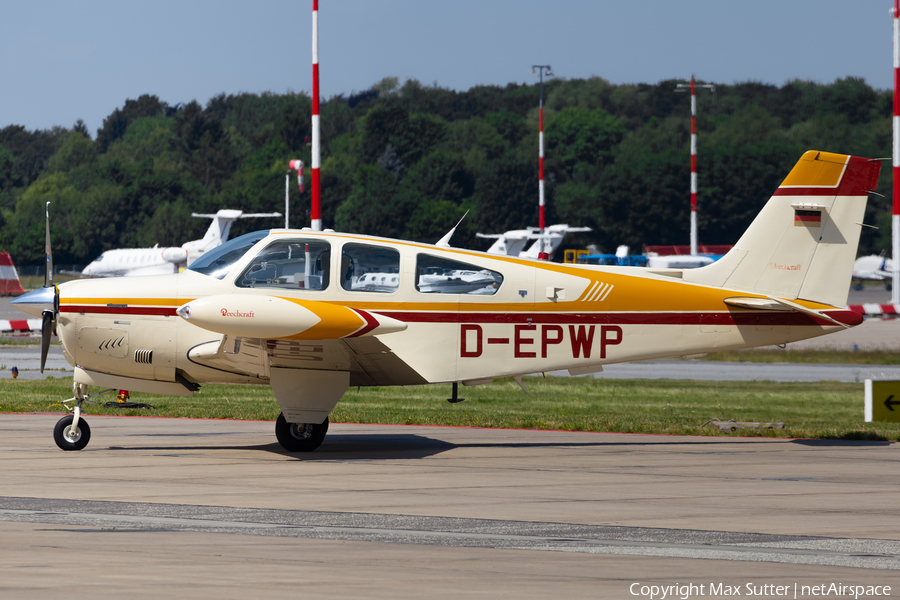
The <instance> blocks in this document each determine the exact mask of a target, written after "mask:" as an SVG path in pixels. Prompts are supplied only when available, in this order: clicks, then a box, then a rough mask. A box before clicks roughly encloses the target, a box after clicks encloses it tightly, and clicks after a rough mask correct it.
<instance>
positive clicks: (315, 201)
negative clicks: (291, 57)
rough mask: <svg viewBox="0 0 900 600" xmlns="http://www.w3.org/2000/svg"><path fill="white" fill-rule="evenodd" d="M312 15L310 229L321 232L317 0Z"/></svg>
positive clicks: (314, 1)
mask: <svg viewBox="0 0 900 600" xmlns="http://www.w3.org/2000/svg"><path fill="white" fill-rule="evenodd" d="M312 14H313V16H312V23H313V33H312V63H313V64H312V76H313V84H312V229H313V231H322V216H321V213H320V211H319V206H320V204H319V159H320V157H319V0H313V13H312Z"/></svg>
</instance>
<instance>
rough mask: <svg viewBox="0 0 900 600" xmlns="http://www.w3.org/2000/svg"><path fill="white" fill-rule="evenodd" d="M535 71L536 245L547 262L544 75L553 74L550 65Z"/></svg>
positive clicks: (539, 67) (541, 66)
mask: <svg viewBox="0 0 900 600" xmlns="http://www.w3.org/2000/svg"><path fill="white" fill-rule="evenodd" d="M535 69H537V74H538V76H539V77H540V80H541V96H540V101H539V103H538V111H539V121H540V125H539V128H540V131H539V133H538V209H539V211H540V216H539V217H538V227H539V228H540V236H539V237H538V244H540V252H538V258H539V259H540V260H549V259H550V255H549V254H548V253H547V252H546V247H545V246H544V242H545V240H544V229H545V228H546V227H547V221H546V219H545V217H544V75H545V74H546V75H547V77H553V73H552V69H551V68H550V65H531V73H532V74H534V73H535Z"/></svg>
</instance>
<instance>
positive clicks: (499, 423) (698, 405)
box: [0, 377, 900, 441]
mask: <svg viewBox="0 0 900 600" xmlns="http://www.w3.org/2000/svg"><path fill="white" fill-rule="evenodd" d="M71 381H72V380H71V379H69V378H65V379H47V380H43V381H40V380H38V381H26V380H9V379H7V380H0V412H60V413H62V412H63V411H64V408H63V406H62V405H61V404H60V400H62V399H65V398H68V397H70V396H71ZM525 383H526V386H527V387H528V389H529V392H530V393H531V395H530V396H529V395H526V394H525V393H523V392H522V391H521V390H520V389H519V388H518V386H517V385H516V384H515V383H514V382H513V381H511V380H508V379H507V380H498V381H496V382H494V383H493V384H490V385H486V386H479V387H472V388H467V387H463V388H461V391H460V395H461V396H462V397H464V398H466V401H465V402H461V403H459V404H449V403H447V402H446V398H447V397H448V396H449V391H450V389H449V387H450V386H449V385H437V386H416V387H406V388H400V387H386V388H362V389H359V390H357V389H356V388H353V389H350V390H348V391H347V393H346V394H345V395H344V397H343V399H342V400H341V401H340V402H339V403H338V405H337V407H336V409H335V410H334V411H333V412H332V414H331V417H330V418H331V421H332V422H333V423H393V424H404V425H457V426H474V427H498V428H510V429H556V430H567V431H607V432H625V433H665V434H677V435H759V436H767V437H800V438H819V439H845V440H891V441H893V440H900V423H864V422H863V386H862V384H861V383H837V382H820V383H779V382H769V381H760V382H743V381H740V382H728V381H725V382H722V381H681V380H679V381H674V380H639V379H634V380H603V379H593V378H585V377H579V378H573V377H547V378H540V377H530V378H526V379H525ZM91 391H97V390H93V389H92V390H91ZM96 400H99V401H102V402H107V401H114V400H115V397H114V396H113V395H112V394H107V395H104V396H99V397H97V398H96ZM131 400H132V401H134V402H146V403H148V404H151V405H152V406H153V409H152V410H139V409H133V410H120V409H115V408H112V409H108V408H101V407H94V406H90V407H88V408H87V415H88V416H90V415H91V414H124V415H154V416H164V417H194V418H214V419H252V420H270V421H274V420H275V418H276V417H277V416H278V413H279V408H278V405H277V403H276V402H275V400H274V397H273V396H272V392H271V390H270V389H269V388H268V387H263V386H229V385H205V386H203V389H202V390H201V391H200V392H199V393H198V394H196V395H195V396H194V397H193V398H177V397H171V396H154V395H151V394H138V393H135V394H132V397H131ZM713 418H718V419H720V420H723V421H725V420H729V419H734V420H735V421H744V422H773V421H775V422H783V423H785V429H781V430H766V431H761V432H750V431H744V432H742V433H737V434H720V433H719V432H718V430H717V429H714V428H712V427H703V424H704V423H706V422H707V421H709V420H710V419H713Z"/></svg>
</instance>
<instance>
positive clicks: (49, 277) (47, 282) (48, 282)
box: [44, 202, 53, 287]
mask: <svg viewBox="0 0 900 600" xmlns="http://www.w3.org/2000/svg"><path fill="white" fill-rule="evenodd" d="M46 215H47V235H46V238H45V239H46V243H45V250H46V253H47V263H46V264H45V265H44V287H53V251H52V250H51V249H50V203H49V202H47V211H46Z"/></svg>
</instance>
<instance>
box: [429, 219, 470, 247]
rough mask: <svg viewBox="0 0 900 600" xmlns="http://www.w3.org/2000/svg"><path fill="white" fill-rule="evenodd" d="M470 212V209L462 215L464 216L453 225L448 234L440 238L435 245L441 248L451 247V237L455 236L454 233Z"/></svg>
mask: <svg viewBox="0 0 900 600" xmlns="http://www.w3.org/2000/svg"><path fill="white" fill-rule="evenodd" d="M468 214H469V211H466V214H465V215H463V216H462V218H461V219H460V220H459V221H458V222H457V223H456V225H454V226H453V229H451V230H450V231H448V232H447V234H446V235H445V236H444V237H442V238H441V239H439V240H438V241H437V243H436V244H435V246H438V247H440V248H449V247H450V238H452V237H453V234H454V233H456V228H457V227H459V224H460V223H462V222H463V219H465V218H466V215H468Z"/></svg>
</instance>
